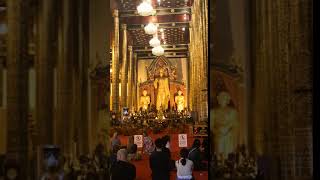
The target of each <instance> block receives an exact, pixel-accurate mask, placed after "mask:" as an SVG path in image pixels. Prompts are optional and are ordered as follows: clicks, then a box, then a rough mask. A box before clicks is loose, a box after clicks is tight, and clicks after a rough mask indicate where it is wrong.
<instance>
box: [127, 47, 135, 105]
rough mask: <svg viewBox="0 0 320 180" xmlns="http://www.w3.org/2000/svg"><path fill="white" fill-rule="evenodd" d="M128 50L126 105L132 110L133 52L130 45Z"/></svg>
mask: <svg viewBox="0 0 320 180" xmlns="http://www.w3.org/2000/svg"><path fill="white" fill-rule="evenodd" d="M128 50H129V67H128V107H129V108H130V110H132V107H133V103H132V102H133V100H132V99H133V97H134V94H132V93H133V89H132V87H133V86H132V84H133V52H132V46H129V47H128Z"/></svg>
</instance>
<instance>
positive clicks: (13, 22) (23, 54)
mask: <svg viewBox="0 0 320 180" xmlns="http://www.w3.org/2000/svg"><path fill="white" fill-rule="evenodd" d="M29 3H30V2H29V1H27V0H10V1H7V8H8V9H7V12H8V13H7V16H8V29H9V31H8V41H7V42H8V49H7V52H8V53H7V157H8V158H13V159H14V160H16V162H17V163H18V164H17V165H18V166H20V170H21V171H20V172H19V177H23V178H26V179H27V177H28V175H27V174H28V173H27V171H28V169H27V168H28V167H27V163H28V134H27V130H28V125H27V120H28V60H29V59H28V57H29V56H28V54H27V52H28V36H26V35H27V34H28V29H27V20H28V19H27V18H28V14H27V12H28V10H29V9H30V7H29V6H28V5H29Z"/></svg>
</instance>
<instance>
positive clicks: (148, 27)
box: [144, 22, 158, 35]
mask: <svg viewBox="0 0 320 180" xmlns="http://www.w3.org/2000/svg"><path fill="white" fill-rule="evenodd" d="M144 31H145V32H146V33H147V34H149V35H154V34H156V33H157V31H158V27H157V26H156V25H154V24H153V23H152V22H151V23H149V24H148V25H146V27H144Z"/></svg>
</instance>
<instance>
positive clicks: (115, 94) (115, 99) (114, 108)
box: [112, 10, 120, 113]
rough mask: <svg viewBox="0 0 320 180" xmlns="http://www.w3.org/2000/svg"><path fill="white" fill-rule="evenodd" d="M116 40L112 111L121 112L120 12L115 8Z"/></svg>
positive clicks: (114, 46)
mask: <svg viewBox="0 0 320 180" xmlns="http://www.w3.org/2000/svg"><path fill="white" fill-rule="evenodd" d="M113 17H114V41H113V50H112V111H113V112H115V113H118V112H119V63H120V62H119V12H118V10H114V12H113Z"/></svg>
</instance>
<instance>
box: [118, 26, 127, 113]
mask: <svg viewBox="0 0 320 180" xmlns="http://www.w3.org/2000/svg"><path fill="white" fill-rule="evenodd" d="M122 31H123V34H122V68H121V69H122V71H121V109H122V108H123V107H128V103H127V83H128V60H127V48H128V42H127V25H126V24H122ZM121 109H120V111H121Z"/></svg>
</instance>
